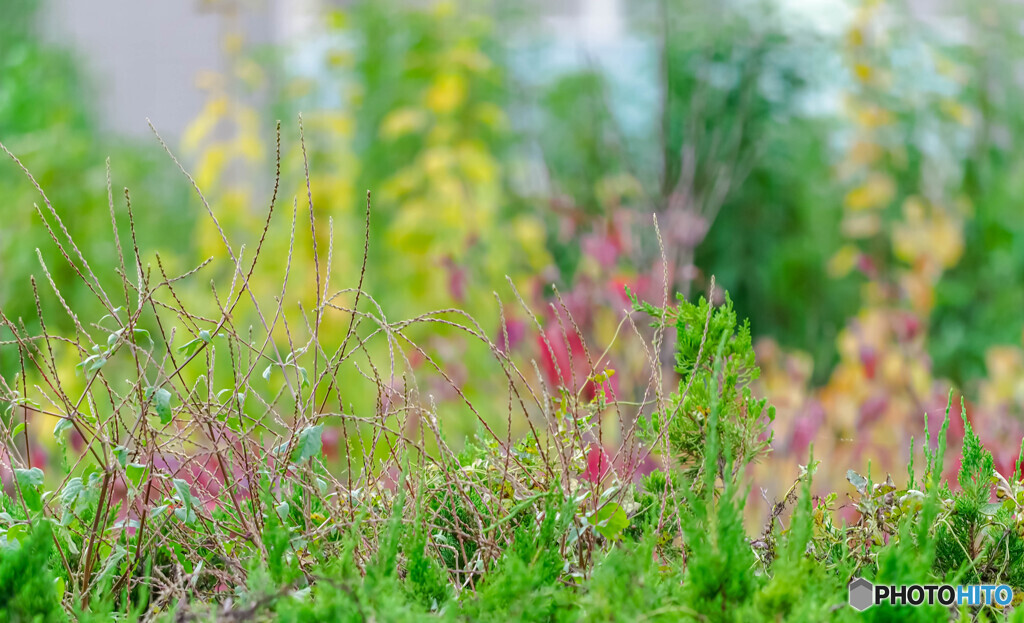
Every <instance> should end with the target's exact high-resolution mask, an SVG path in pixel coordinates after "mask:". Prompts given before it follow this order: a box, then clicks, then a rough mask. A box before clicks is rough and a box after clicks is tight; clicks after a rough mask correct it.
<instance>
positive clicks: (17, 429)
mask: <svg viewBox="0 0 1024 623" xmlns="http://www.w3.org/2000/svg"><path fill="white" fill-rule="evenodd" d="M23 430H25V423H24V422H18V424H17V425H16V426H15V427H14V430H12V431H11V439H14V438H15V437H17V436H18V433H20V432H21V431H23Z"/></svg>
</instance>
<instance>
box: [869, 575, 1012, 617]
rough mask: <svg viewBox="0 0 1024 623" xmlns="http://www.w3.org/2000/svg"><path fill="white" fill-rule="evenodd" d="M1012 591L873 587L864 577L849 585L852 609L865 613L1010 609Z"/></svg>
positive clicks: (940, 586)
mask: <svg viewBox="0 0 1024 623" xmlns="http://www.w3.org/2000/svg"><path fill="white" fill-rule="evenodd" d="M1012 601H1013V589H1012V588H1010V587H1009V586H1007V585H1006V584H998V585H997V584H972V585H967V586H965V585H959V586H953V585H952V584H872V583H871V582H868V581H867V580H865V579H864V578H854V580H853V581H852V582H850V607H851V608H853V609H854V610H857V611H858V612H863V611H864V610H867V609H868V608H870V607H871V606H877V605H879V604H884V603H889V604H891V605H894V606H920V605H921V604H928V605H934V604H942V605H943V606H951V605H953V604H956V605H958V606H1008V605H1010V603H1011V602H1012Z"/></svg>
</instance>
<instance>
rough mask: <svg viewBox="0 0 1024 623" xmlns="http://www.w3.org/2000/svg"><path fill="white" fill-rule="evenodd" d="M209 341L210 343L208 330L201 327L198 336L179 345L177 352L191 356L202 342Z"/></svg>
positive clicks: (207, 342)
mask: <svg viewBox="0 0 1024 623" xmlns="http://www.w3.org/2000/svg"><path fill="white" fill-rule="evenodd" d="M209 343H210V332H209V331H207V330H206V329H203V330H202V331H200V332H199V337H197V338H195V339H194V340H189V341H188V342H186V343H185V344H182V345H181V346H179V347H178V352H180V353H185V356H186V357H191V356H192V355H194V354H195V353H196V351H197V350H199V348H200V347H201V346H202V345H203V344H209Z"/></svg>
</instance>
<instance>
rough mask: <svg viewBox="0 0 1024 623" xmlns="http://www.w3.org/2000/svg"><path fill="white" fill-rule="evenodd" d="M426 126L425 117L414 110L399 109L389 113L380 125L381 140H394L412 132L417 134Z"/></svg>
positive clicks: (421, 112)
mask: <svg viewBox="0 0 1024 623" xmlns="http://www.w3.org/2000/svg"><path fill="white" fill-rule="evenodd" d="M426 125H427V115H426V113H425V112H424V111H422V110H419V109H416V108H399V109H396V110H393V111H391V112H390V113H388V114H387V116H386V117H384V120H383V121H382V122H381V124H380V135H381V138H384V139H387V140H395V139H397V138H401V137H402V136H405V135H406V134H410V133H412V132H419V131H420V130H422V129H423V128H424V127H425V126H426Z"/></svg>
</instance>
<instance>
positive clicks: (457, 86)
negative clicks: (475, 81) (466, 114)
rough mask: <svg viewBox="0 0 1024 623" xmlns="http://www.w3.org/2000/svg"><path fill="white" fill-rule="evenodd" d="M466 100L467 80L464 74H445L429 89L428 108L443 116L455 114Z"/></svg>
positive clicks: (427, 95)
mask: <svg viewBox="0 0 1024 623" xmlns="http://www.w3.org/2000/svg"><path fill="white" fill-rule="evenodd" d="M465 99H466V79H465V78H463V77H462V74H458V73H450V72H449V73H443V74H441V75H439V76H438V77H437V78H436V79H435V80H434V83H433V84H432V85H430V88H429V89H427V94H426V106H427V108H428V109H430V110H431V111H433V112H435V113H437V114H439V115H443V114H448V113H451V112H454V111H455V110H456V109H457V108H458V107H459V106H461V105H462V103H463V102H464V101H465Z"/></svg>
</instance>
